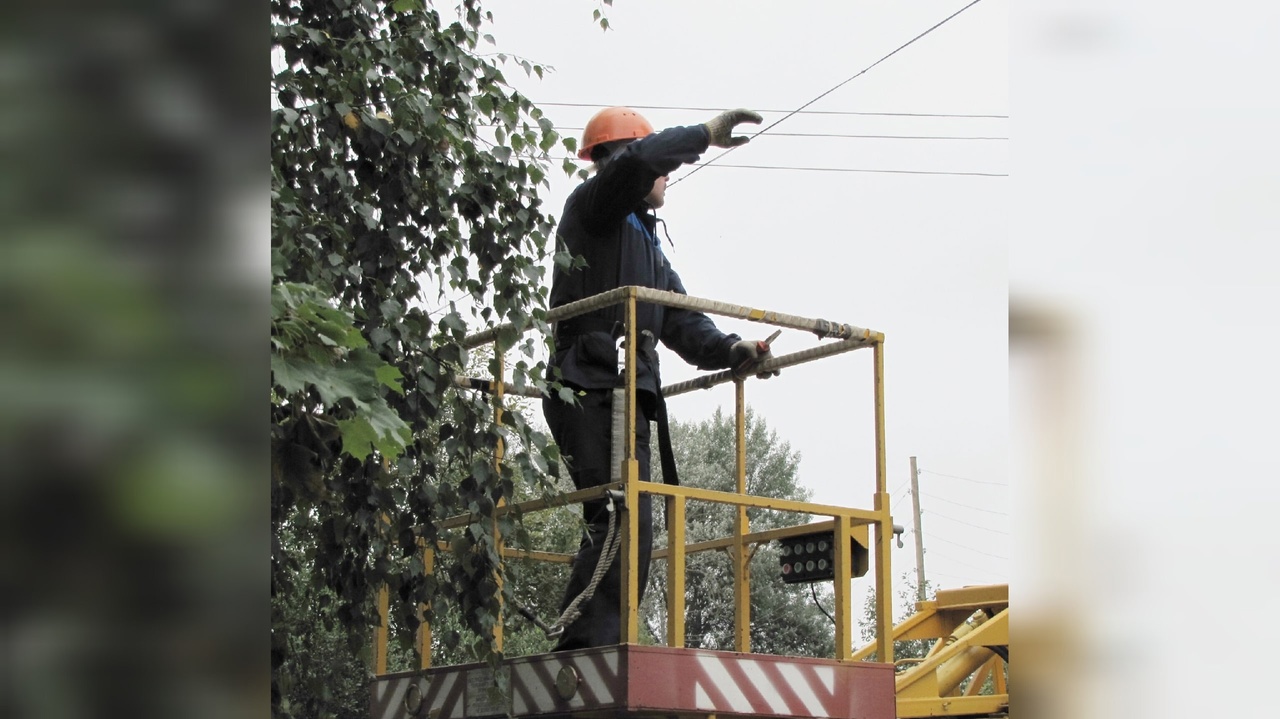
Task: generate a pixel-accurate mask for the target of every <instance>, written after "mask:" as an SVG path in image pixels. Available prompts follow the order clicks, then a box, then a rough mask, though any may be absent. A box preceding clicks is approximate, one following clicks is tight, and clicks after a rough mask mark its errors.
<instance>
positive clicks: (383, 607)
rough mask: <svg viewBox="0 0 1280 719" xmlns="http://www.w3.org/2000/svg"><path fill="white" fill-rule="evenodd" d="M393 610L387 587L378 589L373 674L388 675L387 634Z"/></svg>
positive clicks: (383, 586)
mask: <svg viewBox="0 0 1280 719" xmlns="http://www.w3.org/2000/svg"><path fill="white" fill-rule="evenodd" d="M390 610H391V595H390V593H389V592H388V591H387V585H385V584H383V585H382V586H381V587H379V588H378V626H377V627H376V628H374V630H373V673H374V674H375V675H377V676H382V675H383V674H386V673H387V633H388V628H389V624H390V622H389V620H388V617H387V615H388V614H389V613H390Z"/></svg>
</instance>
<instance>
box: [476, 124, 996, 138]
mask: <svg viewBox="0 0 1280 719" xmlns="http://www.w3.org/2000/svg"><path fill="white" fill-rule="evenodd" d="M484 126H485V127H496V125H484ZM555 129H556V130H557V131H559V132H561V133H564V132H581V131H583V130H584V129H586V128H582V127H561V126H559V125H556V126H555ZM759 134H761V133H759V132H757V133H755V134H752V135H747V137H755V136H756V135H759ZM769 136H770V137H826V138H839V139H856V140H1008V139H1009V138H1008V137H998V136H985V135H983V136H975V135H860V134H855V133H845V132H771V133H769Z"/></svg>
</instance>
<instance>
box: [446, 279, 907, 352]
mask: <svg viewBox="0 0 1280 719" xmlns="http://www.w3.org/2000/svg"><path fill="white" fill-rule="evenodd" d="M628 298H634V299H637V300H639V301H641V302H652V303H653V304H659V305H664V306H666V307H678V308H681V309H686V310H696V311H698V312H705V313H707V314H711V315H719V316H721V317H735V318H738V319H743V320H749V321H751V322H762V323H764V324H768V325H773V326H774V327H786V328H788V329H793V330H803V331H805V332H812V333H814V334H815V335H817V336H818V338H819V339H825V338H827V337H832V338H835V339H841V340H848V339H859V338H860V339H862V340H863V341H865V342H878V341H880V339H883V337H884V335H882V334H881V333H879V332H876V331H875V330H869V329H866V328H863V327H855V326H854V325H850V324H844V323H841V322H833V321H831V320H822V319H815V318H811V317H801V316H800V315H790V314H786V313H783V312H774V311H772V310H761V309H756V308H753V307H747V306H745V305H735V304H730V303H728V302H717V301H716V300H708V299H703V298H701V297H691V296H689V295H682V294H680V293H678V292H664V291H662V290H655V289H652V288H649V287H638V286H636V285H628V286H626V287H619V288H617V289H613V290H609V291H608V292H601V293H600V294H598V295H594V296H592V297H588V298H586V299H582V300H578V301H577V302H570V303H568V304H566V305H561V306H559V307H557V308H555V309H554V310H551V311H550V312H548V313H547V322H558V321H560V320H564V319H568V318H570V317H576V316H578V315H580V314H584V313H586V312H590V311H592V310H597V309H600V308H601V307H608V306H610V305H616V304H618V303H620V302H622V301H624V300H627V299H628ZM508 329H515V330H517V331H519V332H521V333H523V332H526V331H528V330H529V329H530V328H529V327H516V326H515V325H513V324H511V323H509V322H508V323H504V324H501V325H497V326H495V327H490V328H489V329H486V330H484V331H482V332H477V333H476V334H473V335H470V336H468V337H466V338H465V339H463V340H462V346H463V347H466V348H468V349H470V348H472V347H479V346H480V345H482V344H486V343H488V342H493V341H494V340H496V339H497V338H498V333H499V332H501V331H503V330H508Z"/></svg>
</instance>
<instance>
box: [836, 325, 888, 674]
mask: <svg viewBox="0 0 1280 719" xmlns="http://www.w3.org/2000/svg"><path fill="white" fill-rule="evenodd" d="M872 352H873V370H872V372H873V374H874V382H875V412H876V494H875V505H874V510H875V512H876V514H877V515H878V516H879V519H877V520H876V524H875V545H876V657H877V658H878V659H879V660H880V661H882V662H887V663H892V662H893V592H892V584H893V574H892V570H891V569H890V565H889V559H890V554H891V552H892V549H893V548H892V545H891V542H892V541H893V518H892V517H891V516H890V515H889V490H888V483H889V469H888V464H887V460H886V459H885V438H884V338H883V337H880V338H879V339H877V341H876V343H875V344H874V345H873V346H872ZM846 548H847V547H846Z"/></svg>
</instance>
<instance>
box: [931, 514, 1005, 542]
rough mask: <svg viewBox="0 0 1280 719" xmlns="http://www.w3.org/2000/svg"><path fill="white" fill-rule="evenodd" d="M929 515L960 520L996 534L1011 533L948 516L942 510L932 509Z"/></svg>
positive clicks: (970, 525)
mask: <svg viewBox="0 0 1280 719" xmlns="http://www.w3.org/2000/svg"><path fill="white" fill-rule="evenodd" d="M928 515H929V516H930V517H941V518H942V519H949V520H951V521H952V522H958V523H960V524H963V525H965V526H968V527H973V528H974V529H981V530H984V531H987V532H995V533H996V534H1003V535H1004V536H1006V537H1007V536H1009V533H1008V532H1005V531H1002V530H999V529H992V528H990V527H984V526H982V525H980V524H971V523H969V522H966V521H964V520H963V519H956V518H955V517H948V516H947V515H945V514H943V513H941V512H935V511H933V510H930V511H929V512H928Z"/></svg>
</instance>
